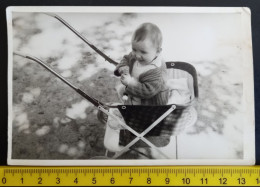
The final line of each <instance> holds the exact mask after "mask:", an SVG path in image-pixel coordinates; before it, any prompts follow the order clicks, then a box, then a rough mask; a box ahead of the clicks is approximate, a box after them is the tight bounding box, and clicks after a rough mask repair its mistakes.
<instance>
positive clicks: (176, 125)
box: [104, 62, 198, 158]
mask: <svg viewBox="0 0 260 187" xmlns="http://www.w3.org/2000/svg"><path fill="white" fill-rule="evenodd" d="M166 67H167V77H168V79H169V80H171V79H173V80H178V79H183V80H186V81H187V90H189V93H190V95H188V97H187V98H188V99H187V98H186V99H185V103H181V104H180V103H177V104H176V103H174V102H175V101H176V100H175V101H174V100H172V101H173V102H169V103H168V104H167V105H164V106H142V105H117V109H118V110H119V111H120V113H121V115H122V119H123V121H124V123H125V124H126V125H127V126H128V127H130V128H131V129H132V130H133V131H134V133H133V132H130V131H129V129H121V130H119V131H117V134H116V136H117V138H118V141H117V142H114V143H116V144H117V145H116V146H115V145H114V146H115V147H116V148H119V149H118V152H122V151H124V152H125V150H124V149H123V148H124V147H132V148H135V147H147V146H149V147H151V146H153V147H152V148H157V147H165V146H166V145H168V144H169V142H170V139H171V137H172V136H177V135H178V134H179V133H181V132H182V131H183V130H184V129H185V128H186V127H189V126H192V125H194V124H195V123H196V121H197V111H196V109H195V108H194V103H195V101H196V98H197V97H198V83H197V73H196V69H195V68H194V67H193V66H192V65H191V64H189V63H186V62H166ZM176 91H178V90H176V89H175V88H174V87H170V88H169V98H171V97H175V93H176ZM180 93H181V92H180ZM181 94H182V93H181ZM173 106H174V107H175V108H174V110H172V111H171V112H168V114H167V115H164V114H165V112H166V113H167V111H169V110H170V109H171V108H172V107H173ZM162 115H164V117H163V119H161V120H159V122H158V123H156V124H155V125H154V126H153V127H152V128H150V127H151V126H152V125H151V124H154V123H155V121H156V120H158V118H161V116H162ZM147 129H149V131H147ZM107 132H108V131H106V133H107ZM144 132H145V133H144ZM139 135H140V136H139ZM105 137H109V135H106V136H105ZM117 138H115V139H117ZM142 138H144V139H142ZM110 139H111V137H110ZM138 140H139V141H138ZM141 140H142V141H141ZM144 140H145V141H144ZM146 140H148V141H149V142H147V141H146ZM104 142H106V138H105V140H104ZM150 143H151V144H150ZM132 144H133V145H132ZM129 145H130V146H129ZM105 146H106V147H107V148H108V150H111V149H109V143H107V142H106V143H105ZM114 150H115V152H117V151H116V149H114ZM120 155H121V154H120V153H118V154H117V156H116V157H114V158H117V157H118V156H120Z"/></svg>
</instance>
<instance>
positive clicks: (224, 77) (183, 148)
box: [7, 7, 255, 165]
mask: <svg viewBox="0 0 260 187" xmlns="http://www.w3.org/2000/svg"><path fill="white" fill-rule="evenodd" d="M250 19H251V16H250V10H249V9H248V8H243V7H237V8H212V7H211V8H187V7H186V8H185V7H182V8H181V7H167V8H166V7H160V8H159V7H9V8H8V9H7V25H8V50H9V54H8V55H9V56H8V107H9V109H8V111H9V116H8V119H9V120H8V164H10V165H193V164H197V165H198V164H199V165H220V164H221V165H231V164H233V165H252V164H254V162H255V139H254V136H255V131H254V129H255V121H254V84H253V60H252V39H251V23H250V22H251V20H250Z"/></svg>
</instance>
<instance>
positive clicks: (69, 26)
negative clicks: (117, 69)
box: [44, 13, 118, 66]
mask: <svg viewBox="0 0 260 187" xmlns="http://www.w3.org/2000/svg"><path fill="white" fill-rule="evenodd" d="M44 14H46V15H49V16H51V17H53V18H56V19H57V20H59V21H60V22H61V23H62V24H63V25H65V26H66V27H67V28H68V29H70V30H71V31H72V32H73V33H74V34H76V35H77V36H78V37H79V38H80V39H82V40H83V41H84V42H85V43H86V44H88V46H89V47H91V48H92V49H93V50H94V51H96V52H97V53H98V54H99V55H100V56H102V57H103V58H104V59H105V60H106V61H108V62H110V63H111V64H114V65H115V66H116V65H117V64H118V63H117V62H116V61H114V60H112V59H111V58H109V57H108V56H107V55H106V54H104V53H103V52H102V51H100V50H99V49H98V48H97V47H96V46H94V45H93V44H92V43H90V42H89V41H88V40H87V39H86V38H85V37H84V36H82V35H81V34H80V33H79V32H78V31H77V30H75V29H74V28H73V27H72V26H71V25H70V24H69V23H68V22H66V21H65V20H64V19H62V18H61V17H60V16H58V15H56V14H53V13H44Z"/></svg>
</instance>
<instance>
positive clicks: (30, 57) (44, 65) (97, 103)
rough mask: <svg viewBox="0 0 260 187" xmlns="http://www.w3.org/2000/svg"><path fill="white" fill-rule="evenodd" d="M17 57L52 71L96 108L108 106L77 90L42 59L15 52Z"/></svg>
mask: <svg viewBox="0 0 260 187" xmlns="http://www.w3.org/2000/svg"><path fill="white" fill-rule="evenodd" d="M14 54H15V55H18V56H21V57H23V58H27V59H30V60H33V61H35V62H37V63H38V64H40V65H41V66H43V67H44V68H45V69H47V70H48V71H50V72H51V73H52V74H54V75H55V76H56V77H58V78H59V79H60V80H62V81H63V82H65V83H66V84H67V85H68V86H70V87H71V88H72V89H74V90H75V91H76V92H78V93H79V94H80V95H81V96H82V97H84V98H85V99H87V100H88V101H89V102H91V103H92V104H93V105H95V106H96V107H98V106H100V105H101V106H106V105H105V104H103V103H101V102H99V101H98V100H96V99H95V98H92V97H90V96H89V95H87V94H86V93H85V92H83V91H82V90H81V89H79V88H77V87H76V86H74V85H73V84H72V83H70V82H69V81H68V80H66V79H65V78H64V77H62V76H61V75H60V74H58V73H57V72H56V71H54V70H53V69H52V68H50V67H49V66H47V65H46V64H45V63H44V62H43V61H42V60H41V59H39V58H36V57H33V56H29V55H24V54H22V53H20V52H14Z"/></svg>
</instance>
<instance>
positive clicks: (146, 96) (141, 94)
mask: <svg viewBox="0 0 260 187" xmlns="http://www.w3.org/2000/svg"><path fill="white" fill-rule="evenodd" d="M136 62H137V61H136V59H135V58H134V55H132V53H130V54H129V55H125V56H124V58H123V59H122V60H121V62H120V64H119V65H117V67H116V70H115V72H114V74H115V75H116V76H120V74H119V72H118V69H119V68H120V67H123V66H128V67H129V71H130V75H131V76H132V75H133V72H132V70H133V67H134V65H135V63H136ZM163 74H166V65H165V63H164V62H163V63H162V65H161V67H157V66H156V67H154V68H153V69H150V70H148V71H145V72H144V73H141V74H140V76H139V78H138V80H137V81H136V83H135V84H129V85H128V86H127V87H126V88H125V93H126V94H128V96H129V97H136V98H139V99H141V102H140V104H141V105H166V104H167V101H168V89H167V87H166V85H165V79H164V77H163Z"/></svg>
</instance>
